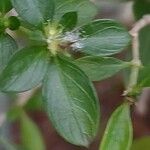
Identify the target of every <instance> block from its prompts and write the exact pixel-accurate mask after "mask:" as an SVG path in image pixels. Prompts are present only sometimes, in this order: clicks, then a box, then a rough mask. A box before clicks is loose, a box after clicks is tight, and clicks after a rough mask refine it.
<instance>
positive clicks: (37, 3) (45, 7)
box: [11, 0, 54, 26]
mask: <svg viewBox="0 0 150 150" xmlns="http://www.w3.org/2000/svg"><path fill="white" fill-rule="evenodd" d="M11 1H12V4H13V7H14V8H15V9H16V11H17V13H18V14H19V16H20V17H21V18H22V19H24V20H25V21H27V22H28V23H30V24H32V25H35V26H37V25H41V24H42V23H43V22H46V21H47V20H50V19H52V17H53V13H54V2H53V0H21V1H20V0H19V1H18V0H11Z"/></svg>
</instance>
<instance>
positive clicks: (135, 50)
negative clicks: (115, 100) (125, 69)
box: [123, 15, 150, 96]
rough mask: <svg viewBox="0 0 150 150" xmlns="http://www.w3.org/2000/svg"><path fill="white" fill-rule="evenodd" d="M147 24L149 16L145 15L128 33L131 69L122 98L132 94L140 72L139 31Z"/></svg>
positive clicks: (149, 22)
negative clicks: (130, 46) (130, 44)
mask: <svg viewBox="0 0 150 150" xmlns="http://www.w3.org/2000/svg"><path fill="white" fill-rule="evenodd" d="M148 24H150V15H146V16H144V17H143V18H142V19H140V20H139V21H138V22H137V23H136V24H135V26H134V27H133V28H132V30H131V31H130V34H131V36H132V38H133V40H132V68H131V74H130V78H129V84H128V87H127V89H126V91H124V94H123V95H124V96H127V95H130V94H132V92H133V90H134V87H135V86H136V85H137V81H138V75H139V70H140V67H141V66H142V63H141V60H140V48H139V31H140V30H141V29H142V28H143V27H145V26H146V25H148Z"/></svg>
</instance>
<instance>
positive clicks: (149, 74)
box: [137, 66, 150, 88]
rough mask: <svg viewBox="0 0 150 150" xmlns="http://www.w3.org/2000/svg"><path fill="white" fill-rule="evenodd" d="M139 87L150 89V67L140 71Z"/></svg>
mask: <svg viewBox="0 0 150 150" xmlns="http://www.w3.org/2000/svg"><path fill="white" fill-rule="evenodd" d="M137 87H139V88H142V87H150V66H147V67H144V68H142V69H141V70H140V74H139V79H138V86H137Z"/></svg>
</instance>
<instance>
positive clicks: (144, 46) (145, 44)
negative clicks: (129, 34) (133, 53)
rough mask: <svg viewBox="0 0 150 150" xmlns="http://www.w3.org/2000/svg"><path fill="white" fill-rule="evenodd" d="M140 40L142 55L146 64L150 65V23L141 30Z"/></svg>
mask: <svg viewBox="0 0 150 150" xmlns="http://www.w3.org/2000/svg"><path fill="white" fill-rule="evenodd" d="M139 41H140V56H141V60H142V63H143V65H144V66H148V65H150V59H149V53H150V52H149V50H150V25H149V26H146V27H144V28H143V29H142V30H141V31H140V32H139Z"/></svg>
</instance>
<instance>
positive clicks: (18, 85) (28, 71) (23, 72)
mask: <svg viewBox="0 0 150 150" xmlns="http://www.w3.org/2000/svg"><path fill="white" fill-rule="evenodd" d="M46 70H47V52H46V50H45V48H38V47H31V48H25V49H22V50H21V51H19V52H17V53H16V54H15V55H14V56H13V57H12V59H11V60H10V62H9V63H8V65H7V66H6V68H5V69H4V70H3V72H2V73H1V75H0V81H1V82H0V89H1V91H5V92H22V91H26V90H30V89H32V88H34V87H35V86H37V85H38V84H39V83H40V82H41V81H42V80H43V78H44V75H45V72H46Z"/></svg>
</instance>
